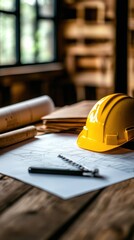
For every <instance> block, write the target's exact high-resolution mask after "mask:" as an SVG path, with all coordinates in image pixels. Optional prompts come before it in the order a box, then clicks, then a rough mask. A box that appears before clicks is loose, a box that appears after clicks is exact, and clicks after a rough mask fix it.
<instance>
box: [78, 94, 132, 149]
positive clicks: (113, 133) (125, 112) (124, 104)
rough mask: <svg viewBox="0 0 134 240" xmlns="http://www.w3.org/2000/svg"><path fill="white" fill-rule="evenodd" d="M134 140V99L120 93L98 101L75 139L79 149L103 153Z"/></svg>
mask: <svg viewBox="0 0 134 240" xmlns="http://www.w3.org/2000/svg"><path fill="white" fill-rule="evenodd" d="M133 138H134V98H132V97H130V96H127V95H125V94H122V93H115V94H110V95H108V96H106V97H103V98H102V99H100V100H99V101H98V102H97V103H96V104H95V105H94V106H93V108H92V109H91V111H90V112H89V114H88V117H87V121H86V126H84V127H83V130H82V131H81V132H80V134H79V136H78V138H77V144H78V146H79V147H81V148H84V149H87V150H91V151H95V152H104V151H108V150H111V149H114V148H116V147H119V146H121V145H123V144H124V143H126V142H128V141H130V140H132V139H133Z"/></svg>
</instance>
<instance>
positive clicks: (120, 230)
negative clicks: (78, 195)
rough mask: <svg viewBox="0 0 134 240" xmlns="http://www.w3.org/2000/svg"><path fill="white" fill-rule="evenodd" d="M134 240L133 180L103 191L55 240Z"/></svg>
mask: <svg viewBox="0 0 134 240" xmlns="http://www.w3.org/2000/svg"><path fill="white" fill-rule="evenodd" d="M68 239H69V240H74V239H75V240H76V239H81V240H82V239H92V240H94V239H95V240H121V239H129V240H131V239H134V179H131V180H128V181H124V182H122V183H118V184H115V185H112V186H110V187H108V188H106V189H105V190H104V191H103V192H102V193H101V194H100V195H99V197H98V199H97V200H96V201H94V203H93V205H92V206H89V208H88V209H86V211H85V212H84V213H83V214H82V215H81V216H80V217H79V218H78V220H77V221H76V222H75V223H74V224H73V225H72V226H71V227H70V229H69V230H68V231H67V232H66V234H64V235H63V236H62V237H61V238H58V240H68Z"/></svg>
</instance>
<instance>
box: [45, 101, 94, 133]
mask: <svg viewBox="0 0 134 240" xmlns="http://www.w3.org/2000/svg"><path fill="white" fill-rule="evenodd" d="M95 103H96V101H82V102H79V103H75V104H72V105H69V106H68V105H67V106H65V107H62V108H60V109H58V110H56V111H54V112H52V113H50V114H48V115H46V116H44V117H42V120H43V125H44V131H45V132H69V133H79V132H80V131H81V130H82V128H83V126H84V125H85V123H86V119H87V116H88V113H89V112H90V110H91V108H92V107H93V105H94V104H95Z"/></svg>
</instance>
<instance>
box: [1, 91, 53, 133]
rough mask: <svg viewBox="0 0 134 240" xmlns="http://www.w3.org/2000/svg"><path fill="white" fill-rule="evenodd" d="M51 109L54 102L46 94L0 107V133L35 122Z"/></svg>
mask: <svg viewBox="0 0 134 240" xmlns="http://www.w3.org/2000/svg"><path fill="white" fill-rule="evenodd" d="M53 110H54V103H53V101H52V99H51V98H50V97H49V96H47V95H44V96H41V97H38V98H34V99H30V100H26V101H23V102H20V103H16V104H12V105H10V106H6V107H3V108H1V109H0V133H2V132H7V131H9V130H13V129H17V128H18V127H21V126H26V125H27V124H31V123H34V122H37V121H39V120H41V117H43V116H44V115H47V114H49V113H50V112H52V111H53Z"/></svg>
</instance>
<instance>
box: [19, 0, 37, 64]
mask: <svg viewBox="0 0 134 240" xmlns="http://www.w3.org/2000/svg"><path fill="white" fill-rule="evenodd" d="M34 2H35V1H34V0H32V1H30V0H29V1H28V0H27V1H26V0H22V1H21V62H22V63H34V62H35V57H34V55H35V50H36V49H35V46H36V45H35V35H34V32H35V6H34Z"/></svg>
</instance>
